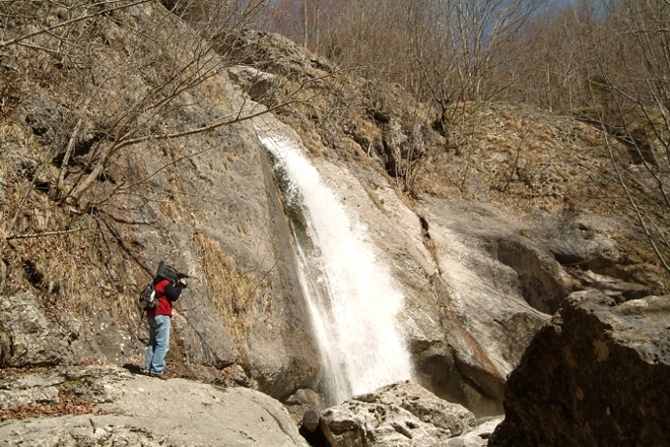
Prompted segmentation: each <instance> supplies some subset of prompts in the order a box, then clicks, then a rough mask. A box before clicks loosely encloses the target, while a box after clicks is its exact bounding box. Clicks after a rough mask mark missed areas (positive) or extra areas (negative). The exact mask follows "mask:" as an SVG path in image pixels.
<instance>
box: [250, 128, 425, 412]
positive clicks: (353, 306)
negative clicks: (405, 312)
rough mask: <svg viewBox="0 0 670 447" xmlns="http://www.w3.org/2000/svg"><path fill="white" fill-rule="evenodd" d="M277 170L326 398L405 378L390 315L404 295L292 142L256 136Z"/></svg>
mask: <svg viewBox="0 0 670 447" xmlns="http://www.w3.org/2000/svg"><path fill="white" fill-rule="evenodd" d="M260 140H261V142H262V144H263V146H264V147H265V148H266V149H267V150H268V151H269V152H270V153H271V154H272V155H273V157H274V159H275V161H276V164H277V165H276V166H275V170H276V171H277V172H279V173H280V176H282V177H284V178H283V179H282V181H283V182H284V186H285V188H284V189H285V191H284V195H285V200H286V201H287V202H288V204H287V207H288V208H289V209H290V210H293V211H292V212H291V213H290V214H293V217H292V219H291V221H292V224H293V233H294V237H295V241H296V247H297V251H298V253H297V255H298V260H299V263H300V275H301V278H300V279H301V284H302V288H303V291H304V295H305V298H306V300H307V307H308V309H309V312H310V315H311V318H312V324H313V327H314V332H315V336H316V337H317V344H318V347H319V350H320V353H321V360H322V364H323V366H324V368H323V370H324V371H323V377H322V379H323V382H324V385H325V387H324V388H325V389H324V391H325V392H326V393H327V395H328V397H329V400H330V401H331V402H329V404H339V403H341V402H342V401H344V400H346V399H347V398H349V397H351V396H354V395H357V394H362V393H366V392H370V391H373V390H375V389H376V388H379V387H380V386H383V385H387V384H389V383H392V382H396V381H398V380H404V379H410V378H411V377H412V364H411V361H410V355H409V353H408V351H407V348H406V346H405V343H404V340H403V338H402V337H401V335H400V333H399V332H398V329H397V325H396V316H397V314H398V312H399V311H400V310H401V309H402V306H403V300H404V297H403V295H402V293H401V292H400V291H399V290H398V289H397V287H396V286H395V285H394V283H393V280H392V278H391V276H390V273H389V272H388V269H387V267H386V266H385V265H384V264H383V263H382V262H381V261H380V260H379V259H377V258H376V257H375V255H374V252H373V250H372V248H371V247H370V245H369V244H368V243H367V242H366V238H365V228H364V227H363V226H362V225H360V224H358V223H357V222H354V221H352V220H351V218H350V217H349V216H348V214H347V212H346V210H345V208H344V206H343V205H342V203H341V202H340V201H339V200H338V199H337V197H336V196H335V194H334V193H333V192H332V191H331V190H330V189H329V188H327V187H326V185H324V183H323V182H322V180H321V177H320V176H319V173H318V171H317V170H316V168H315V167H314V166H313V165H312V164H311V163H310V162H309V160H308V159H307V158H306V157H305V156H304V155H303V154H302V153H301V151H300V149H299V146H298V145H297V144H295V143H294V142H292V141H290V140H288V139H283V138H270V137H263V138H260Z"/></svg>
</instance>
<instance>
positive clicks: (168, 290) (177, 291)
mask: <svg viewBox="0 0 670 447" xmlns="http://www.w3.org/2000/svg"><path fill="white" fill-rule="evenodd" d="M179 295H181V288H180V287H175V286H173V285H172V284H168V285H167V286H165V296H166V297H167V299H169V300H170V301H177V300H178V299H179Z"/></svg>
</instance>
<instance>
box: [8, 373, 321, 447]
mask: <svg viewBox="0 0 670 447" xmlns="http://www.w3.org/2000/svg"><path fill="white" fill-rule="evenodd" d="M0 383H1V385H0V387H1V388H2V391H0V413H1V414H3V416H5V417H3V419H6V416H7V415H23V416H24V417H25V416H26V415H28V416H30V410H31V409H32V410H33V414H34V415H35V416H38V415H42V416H44V415H49V414H52V415H54V416H52V417H42V418H34V417H32V418H26V419H12V420H9V421H5V422H4V423H3V424H2V425H1V426H0V439H2V441H1V442H0V444H2V445H3V446H7V447H10V446H20V445H33V446H36V445H39V446H43V447H74V446H81V445H87V446H91V447H93V446H110V445H142V446H152V447H153V446H156V447H157V446H165V445H180V446H184V447H210V446H218V445H223V444H225V445H226V446H231V447H233V446H235V447H243V446H259V445H262V446H277V447H308V444H307V443H306V442H305V440H304V439H303V438H302V437H301V436H300V434H299V433H298V429H297V426H296V424H295V423H294V422H293V421H292V420H291V418H290V416H289V414H288V412H287V411H286V409H285V408H284V407H283V406H282V405H281V404H280V403H279V402H278V401H276V400H274V399H272V398H271V397H269V396H267V395H265V394H262V393H259V392H257V391H253V390H249V389H246V388H230V389H223V388H220V387H216V386H212V385H206V384H202V383H196V382H190V381H187V380H184V379H169V380H167V381H162V380H158V379H155V378H150V377H146V376H136V375H133V374H131V373H129V372H128V371H126V370H123V369H120V368H114V367H98V366H90V367H86V368H70V369H59V370H51V371H44V372H43V373H37V374H30V375H22V376H18V377H13V378H4V379H0ZM38 404H39V407H37V405H38ZM38 408H40V409H41V411H40V410H39V409H38ZM54 413H55V414H54ZM59 414H62V415H61V416H59ZM73 414H74V415H73ZM222 443H223V444H222Z"/></svg>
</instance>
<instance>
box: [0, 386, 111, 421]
mask: <svg viewBox="0 0 670 447" xmlns="http://www.w3.org/2000/svg"><path fill="white" fill-rule="evenodd" d="M58 400H59V403H57V404H47V405H39V404H32V405H26V406H23V407H18V408H11V409H10V408H2V409H0V422H3V421H6V420H8V419H27V418H36V417H57V416H67V415H71V416H79V415H82V414H90V415H93V414H96V415H99V414H108V412H106V411H104V410H102V409H101V408H99V407H97V406H96V405H95V404H94V403H92V402H87V401H84V400H81V399H77V398H75V397H73V396H71V395H70V394H69V393H68V392H67V391H66V390H63V389H61V390H59V392H58Z"/></svg>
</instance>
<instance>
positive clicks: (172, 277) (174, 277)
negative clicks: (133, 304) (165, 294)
mask: <svg viewBox="0 0 670 447" xmlns="http://www.w3.org/2000/svg"><path fill="white" fill-rule="evenodd" d="M158 278H165V279H167V280H168V281H170V282H171V283H172V285H174V284H175V283H176V282H177V281H178V280H179V278H188V275H187V274H185V273H181V272H179V271H178V270H177V269H176V268H174V267H172V266H171V265H168V264H166V263H165V262H163V261H161V262H160V263H159V264H158V269H157V270H156V276H155V277H154V279H153V280H151V282H150V283H149V284H147V285H146V286H145V287H144V289H143V290H142V293H140V306H142V308H143V309H144V310H149V309H153V308H154V307H156V304H158V297H157V296H156V288H155V286H154V284H155V283H156V280H157V279H158Z"/></svg>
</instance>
